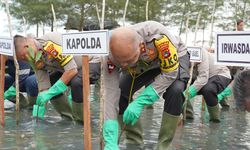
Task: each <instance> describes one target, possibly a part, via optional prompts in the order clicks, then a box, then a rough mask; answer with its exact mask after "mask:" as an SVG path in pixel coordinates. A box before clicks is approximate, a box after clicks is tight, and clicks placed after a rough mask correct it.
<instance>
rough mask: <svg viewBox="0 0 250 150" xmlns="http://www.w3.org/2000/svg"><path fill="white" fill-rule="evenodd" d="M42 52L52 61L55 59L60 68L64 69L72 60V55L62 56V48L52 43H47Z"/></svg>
mask: <svg viewBox="0 0 250 150" xmlns="http://www.w3.org/2000/svg"><path fill="white" fill-rule="evenodd" d="M44 50H45V51H46V52H47V53H48V54H49V55H50V56H51V57H52V58H54V59H56V60H57V61H58V62H59V63H60V65H61V66H62V67H64V66H65V65H66V64H67V63H68V62H69V61H70V60H71V59H72V58H73V56H72V55H65V56H63V55H62V47H61V46H60V45H58V44H56V43H54V42H52V41H48V42H47V43H46V44H45V46H44Z"/></svg>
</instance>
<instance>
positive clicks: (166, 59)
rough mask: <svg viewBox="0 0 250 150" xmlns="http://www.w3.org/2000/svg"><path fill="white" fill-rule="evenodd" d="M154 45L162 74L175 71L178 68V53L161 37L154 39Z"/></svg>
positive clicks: (167, 40) (166, 39)
mask: <svg viewBox="0 0 250 150" xmlns="http://www.w3.org/2000/svg"><path fill="white" fill-rule="evenodd" d="M154 43H155V47H156V48H157V50H158V53H159V54H158V57H159V59H160V65H161V66H160V67H161V70H162V71H164V72H171V71H174V70H176V69H177V68H178V67H179V60H178V53H177V50H176V47H175V46H174V45H173V44H172V43H171V41H170V40H169V39H168V37H167V36H165V35H163V36H162V38H161V39H156V40H155V41H154Z"/></svg>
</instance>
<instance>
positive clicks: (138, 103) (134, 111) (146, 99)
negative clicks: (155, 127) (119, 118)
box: [123, 85, 160, 125]
mask: <svg viewBox="0 0 250 150" xmlns="http://www.w3.org/2000/svg"><path fill="white" fill-rule="evenodd" d="M159 98H160V97H159V95H158V94H157V92H156V91H155V89H154V88H153V87H152V86H151V85H149V86H148V87H146V88H145V89H144V91H143V92H142V93H141V94H140V95H139V96H138V97H137V98H136V99H135V100H134V101H133V102H132V103H130V104H129V105H128V107H127V109H126V110H125V112H124V114H123V122H124V123H126V124H132V125H134V124H135V123H136V121H137V120H138V118H139V117H140V115H141V112H142V109H143V108H144V105H151V104H153V103H154V102H155V101H156V100H158V99H159Z"/></svg>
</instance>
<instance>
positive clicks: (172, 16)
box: [10, 0, 250, 34]
mask: <svg viewBox="0 0 250 150" xmlns="http://www.w3.org/2000/svg"><path fill="white" fill-rule="evenodd" d="M147 2H148V11H146V4H147ZM214 2H215V4H216V5H215V13H214V22H215V24H214V25H215V26H217V27H220V28H222V29H223V30H228V31H230V30H233V29H235V21H236V20H237V19H243V20H244V21H245V25H246V26H248V25H249V24H248V23H249V22H248V20H249V18H250V16H249V14H250V0H207V1H204V0H130V1H129V3H128V7H127V13H126V21H128V22H130V23H132V24H133V23H138V22H141V21H145V20H146V12H148V19H149V20H155V21H159V22H161V23H163V24H164V25H167V26H176V27H179V33H180V34H181V33H182V32H184V29H185V22H186V20H187V18H188V19H189V25H188V26H189V29H190V30H192V31H193V30H194V29H195V24H196V20H197V16H198V13H201V17H200V25H199V30H204V29H206V28H207V27H208V25H209V24H210V23H211V18H212V15H213V7H214ZM125 3H126V0H106V8H105V20H110V21H111V22H115V21H121V20H122V17H123V13H124V7H125ZM51 4H53V6H54V10H55V16H56V18H57V22H60V23H61V24H60V25H61V26H62V25H63V26H65V29H76V30H83V29H84V27H85V26H88V25H89V24H97V25H98V24H99V22H100V19H99V18H98V15H100V14H101V7H102V1H100V0H32V1H31V0H11V2H10V11H11V15H12V16H13V17H15V18H17V19H18V20H20V22H21V23H20V26H21V27H22V26H26V25H27V26H30V25H36V26H37V32H38V29H39V27H40V26H41V25H45V26H50V27H51V31H53V30H54V27H55V26H54V25H55V23H54V19H53V15H52V11H51ZM187 16H188V17H187ZM20 29H22V28H20ZM37 34H38V33H37Z"/></svg>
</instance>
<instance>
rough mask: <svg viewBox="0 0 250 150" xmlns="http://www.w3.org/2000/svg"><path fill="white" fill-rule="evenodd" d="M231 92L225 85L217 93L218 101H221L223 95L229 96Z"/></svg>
mask: <svg viewBox="0 0 250 150" xmlns="http://www.w3.org/2000/svg"><path fill="white" fill-rule="evenodd" d="M231 94H232V90H231V88H229V87H226V88H225V89H224V90H223V91H222V92H221V93H220V94H218V95H217V98H218V102H220V101H222V100H223V99H224V97H226V96H230V95H231Z"/></svg>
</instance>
